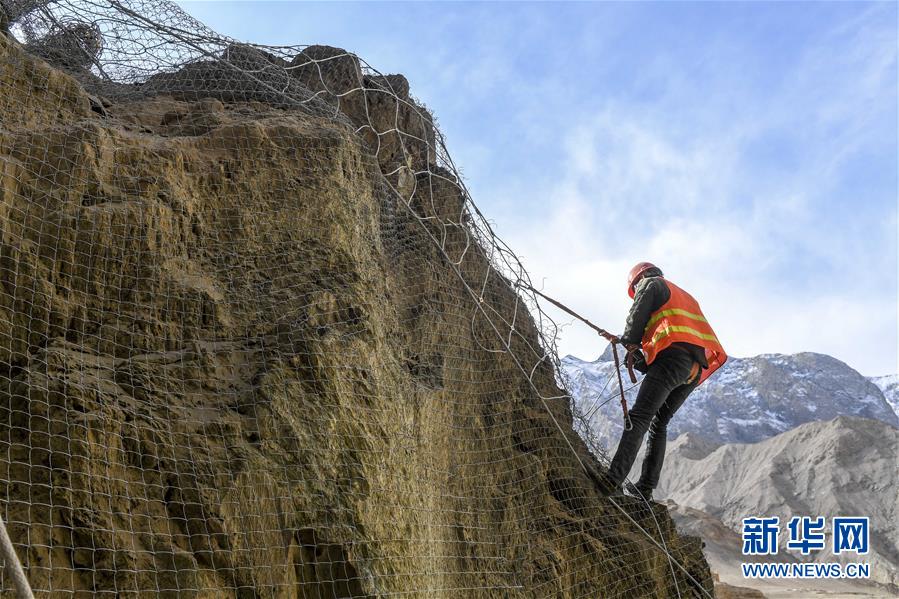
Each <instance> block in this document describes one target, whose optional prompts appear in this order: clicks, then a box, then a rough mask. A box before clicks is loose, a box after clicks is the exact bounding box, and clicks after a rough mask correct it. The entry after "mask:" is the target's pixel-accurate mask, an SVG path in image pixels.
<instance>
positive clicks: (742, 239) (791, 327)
mask: <svg viewBox="0 0 899 599" xmlns="http://www.w3.org/2000/svg"><path fill="white" fill-rule="evenodd" d="M877 14H878V13H877V12H876V11H875V12H874V13H872V12H870V11H869V12H868V13H866V15H864V18H863V19H862V20H861V21H860V22H859V23H856V24H855V26H856V27H861V28H862V29H865V28H868V29H871V28H873V35H871V36H866V35H862V34H860V33H858V32H857V31H855V30H850V31H849V32H848V33H847V31H844V29H845V28H842V27H841V28H840V30H838V31H835V32H834V33H833V34H832V35H831V36H827V37H826V38H825V40H824V42H822V44H821V45H818V46H815V47H812V48H809V49H808V51H807V53H806V54H805V56H803V58H802V59H801V60H799V61H798V62H797V65H796V68H797V76H796V77H795V78H792V79H790V78H789V77H788V78H787V79H788V82H787V83H786V84H784V86H783V87H782V89H779V90H776V93H774V92H771V94H770V95H768V96H766V97H759V96H755V97H747V98H744V103H745V104H746V106H747V109H746V114H744V115H741V116H740V117H738V116H736V115H733V118H732V122H731V123H730V125H729V126H723V125H722V123H726V122H727V116H728V115H727V114H722V113H721V111H723V110H726V109H727V107H728V106H729V105H730V104H731V100H730V99H729V98H727V97H726V96H727V95H728V94H729V93H730V91H729V90H727V89H724V90H718V91H720V94H722V96H720V97H714V95H715V93H716V88H715V83H716V82H713V81H712V82H708V90H704V91H706V92H707V96H708V97H707V98H704V97H702V96H696V97H692V99H693V100H694V101H697V102H699V101H703V100H707V101H706V102H705V103H704V104H703V106H704V110H706V111H708V112H709V114H708V121H707V123H706V127H703V128H694V129H693V130H692V131H691V135H690V136H688V137H684V135H683V127H682V126H681V124H680V123H678V122H677V121H676V119H674V120H672V121H669V120H668V119H670V117H671V114H670V111H669V109H670V108H671V107H672V106H680V105H681V104H682V103H684V102H685V101H686V100H689V99H690V98H689V97H688V98H685V97H682V96H678V97H675V98H663V99H662V100H661V101H660V102H659V103H658V104H657V105H655V106H654V107H647V106H637V107H631V106H628V105H626V104H624V103H622V102H614V101H606V102H604V103H602V105H601V106H599V107H597V108H596V110H594V111H593V112H592V113H591V114H590V115H589V116H586V117H584V118H581V119H580V120H578V121H577V122H572V123H571V124H570V126H569V128H568V130H567V131H565V132H563V135H564V136H565V143H564V145H563V147H564V151H565V155H564V159H563V160H562V164H563V165H564V166H563V167H561V168H560V169H558V172H556V173H553V176H552V177H550V178H548V180H547V181H544V185H543V186H541V187H540V188H538V189H533V190H532V191H531V193H532V194H533V196H535V197H540V198H542V199H543V203H542V204H540V206H541V208H540V209H539V210H538V212H539V213H538V214H536V215H535V214H533V213H527V214H517V213H516V214H507V215H504V216H502V217H500V218H499V220H500V222H501V223H502V224H503V226H502V227H501V228H500V233H501V234H503V235H504V237H505V238H507V241H509V243H510V246H511V247H512V248H514V249H516V250H517V251H519V252H520V253H521V254H522V255H523V256H524V263H525V266H526V267H528V269H529V270H530V272H531V274H532V276H533V277H534V279H535V280H536V281H540V280H541V278H542V277H545V278H546V282H545V289H546V291H547V292H549V293H550V294H552V295H553V296H554V297H556V298H557V299H560V300H561V301H563V302H565V303H567V304H568V305H570V306H571V307H572V308H573V309H575V310H576V311H578V312H580V313H581V314H583V315H584V316H586V317H587V318H589V319H590V320H593V321H594V322H595V323H597V324H599V325H600V326H604V327H606V328H608V329H610V330H612V331H620V330H621V328H622V327H623V323H624V317H625V315H626V313H627V309H628V307H629V304H630V300H629V298H628V297H627V295H626V293H625V283H624V280H625V277H626V274H627V271H628V269H629V268H630V267H631V265H632V264H633V263H635V262H637V261H639V260H644V259H649V260H652V261H655V262H657V263H659V264H660V265H661V266H662V267H663V268H664V269H665V271H666V274H667V275H668V276H669V277H670V278H671V279H672V280H674V281H676V282H678V283H679V284H681V285H683V286H684V287H685V288H687V289H689V290H690V291H691V292H692V293H694V294H695V295H696V296H697V298H698V299H700V301H701V303H702V305H703V308H704V310H705V311H706V313H707V315H708V316H709V318H710V320H711V322H712V323H713V324H714V325H715V326H716V329H717V330H718V333H719V336H720V337H721V338H722V339H723V340H724V342H725V345H726V347H727V349H728V350H729V351H731V352H732V353H733V354H734V355H754V354H759V353H768V352H785V353H792V352H798V351H817V352H822V353H828V354H831V355H833V356H835V357H837V358H840V359H842V360H844V361H846V362H848V363H849V364H850V365H852V366H854V367H855V368H856V369H858V370H860V371H861V372H863V373H865V374H883V373H891V372H896V370H897V345H899V340H897V322H899V321H897V295H896V294H897V292H896V270H897V257H896V235H897V231H896V211H895V206H889V205H882V208H878V209H879V210H881V212H882V215H881V223H882V224H877V225H874V226H867V228H862V227H861V225H859V224H855V223H852V214H851V213H850V214H849V215H848V220H842V221H841V218H842V215H841V214H827V213H823V212H824V211H832V210H836V209H839V210H845V209H846V207H845V205H844V204H842V203H841V197H840V193H841V192H840V191H839V188H838V185H839V182H840V179H841V178H842V177H844V176H845V175H846V174H847V173H846V168H847V166H846V164H847V161H848V160H850V159H851V158H852V157H853V156H855V155H856V154H857V152H858V151H859V150H860V149H870V148H879V147H880V145H878V144H883V143H884V141H883V140H884V138H885V136H884V134H883V131H882V130H880V129H879V128H878V121H877V120H876V119H874V118H873V117H872V114H873V113H877V112H878V111H879V112H880V113H883V112H884V111H885V110H886V108H885V106H888V105H889V104H890V103H892V108H891V110H893V111H894V112H895V110H896V108H895V101H896V89H895V85H896V50H895V29H885V28H883V27H879V26H877V24H872V20H876V15H877ZM883 31H887V32H890V31H891V32H892V37H891V36H890V35H886V36H885V35H884V34H883ZM834 36H843V37H846V36H848V37H849V38H851V39H852V40H854V41H853V42H852V44H855V45H853V46H852V48H853V49H852V51H851V52H850V53H849V54H848V55H842V54H840V52H841V47H842V45H843V44H840V45H839V46H838V47H837V48H836V49H830V48H828V47H827V46H826V43H829V42H830V41H833V39H832V38H833V37H834ZM843 41H844V42H845V40H843ZM856 80H858V81H859V82H860V84H859V87H858V88H852V89H846V84H847V83H850V84H851V83H853V82H855V81H856ZM766 91H770V90H766ZM797 107H807V110H808V111H809V112H811V113H812V114H813V116H814V118H813V119H812V121H809V122H805V123H804V124H805V125H807V127H808V128H807V129H802V130H797V129H796V128H795V126H796V124H797V123H796V121H795V118H796V114H797V110H798V108H797ZM716 111H717V112H716ZM799 112H801V110H799ZM882 116H883V115H882V114H881V117H882ZM894 122H895V121H894ZM771 132H774V133H776V134H782V135H785V136H788V137H790V138H791V139H792V140H793V141H798V142H801V143H803V144H805V145H803V146H802V147H801V153H800V154H799V156H798V158H797V161H796V164H795V165H794V167H793V168H792V169H791V170H789V171H787V172H778V173H776V174H772V175H771V176H770V177H766V173H756V172H753V170H752V169H753V167H754V166H755V165H754V164H753V163H752V160H751V159H750V158H749V157H747V155H746V149H747V147H748V144H750V143H753V142H754V141H756V140H757V139H767V137H766V136H768V135H769V134H771ZM887 137H888V136H887ZM772 151H773V150H772ZM848 168H851V166H850V167H848ZM756 177H758V178H756ZM763 177H765V178H763ZM885 180H889V179H888V178H887V179H885ZM893 180H895V175H894V176H893ZM859 208H861V205H859ZM859 214H861V213H860V212H859ZM865 222H866V223H867V221H865ZM881 238H882V239H885V240H887V247H878V248H876V250H874V251H872V248H871V239H881ZM551 314H552V315H553V316H556V317H557V318H558V319H559V321H560V322H563V323H565V322H570V321H571V318H570V317H568V316H566V315H564V314H562V313H560V312H559V311H557V310H553V311H551ZM603 348H604V343H603V342H602V341H601V340H600V339H599V338H598V337H597V336H596V335H595V333H593V332H592V331H590V330H589V329H588V328H586V327H585V326H583V325H581V324H579V323H574V324H572V325H571V326H568V327H565V328H563V330H562V332H561V336H560V351H561V353H562V354H565V353H572V354H575V355H578V356H580V357H583V358H590V359H592V358H594V357H596V356H597V355H598V354H599V353H600V352H601V351H602V349H603Z"/></svg>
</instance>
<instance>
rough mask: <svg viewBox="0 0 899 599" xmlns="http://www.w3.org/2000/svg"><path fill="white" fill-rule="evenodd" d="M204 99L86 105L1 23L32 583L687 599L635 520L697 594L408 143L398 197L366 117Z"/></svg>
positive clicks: (15, 499)
mask: <svg viewBox="0 0 899 599" xmlns="http://www.w3.org/2000/svg"><path fill="white" fill-rule="evenodd" d="M236 52H237V51H235V52H234V53H232V58H234V54H235V53H236ZM243 59H245V60H249V61H253V60H267V59H265V58H264V57H262V58H260V55H258V54H253V53H252V52H250V53H248V55H247V56H244V57H243V58H242V60H243ZM404 81H405V80H404V79H403V80H398V79H394V80H392V81H388V80H385V81H382V82H381V83H382V84H383V85H385V86H386V85H388V84H389V86H390V87H392V88H394V89H396V88H398V87H399V88H403V82H404ZM198 85H199V84H198ZM297 85H301V86H303V87H305V88H308V87H309V85H311V83H310V81H309V80H307V79H304V78H303V77H299V76H298V77H297ZM405 86H406V88H405V90H404V91H403V93H404V94H408V89H407V86H408V84H405ZM197 89H201V88H197ZM313 91H315V90H313ZM199 93H200V92H199V91H197V90H194V92H192V93H191V94H183V93H160V94H158V95H155V96H152V97H146V90H143V91H142V94H143V97H141V99H138V100H134V101H127V100H123V99H119V100H116V101H106V102H105V104H104V105H103V108H104V109H103V110H102V111H100V110H97V109H96V108H97V100H96V98H94V99H92V97H91V95H89V94H88V93H87V92H85V90H84V89H83V88H82V87H81V86H80V85H79V83H78V82H76V81H75V80H74V79H73V78H72V77H70V76H69V75H66V74H63V73H62V72H61V71H59V70H56V69H55V68H53V67H51V66H49V65H47V64H46V63H44V62H43V61H41V60H39V59H36V58H34V57H31V56H29V55H28V54H27V53H25V52H24V50H23V49H22V48H21V47H20V46H19V45H18V44H17V43H15V42H13V41H12V40H10V39H8V38H5V37H3V36H0V213H2V220H0V281H2V285H0V472H2V473H3V476H2V485H0V497H2V498H3V506H4V508H5V510H6V511H5V512H4V518H5V520H6V521H7V523H8V525H9V531H10V534H11V536H12V538H13V539H14V541H15V542H16V544H17V548H18V549H19V552H20V556H21V558H22V561H23V563H24V564H25V566H26V569H27V573H28V576H29V579H30V580H31V583H32V585H33V586H34V588H35V590H36V591H37V594H38V595H39V596H44V597H47V596H63V595H64V596H75V597H88V596H94V595H97V594H100V593H106V594H108V595H115V596H156V595H162V596H181V597H221V596H241V597H243V596H247V597H251V596H252V597H304V598H308V597H376V596H388V595H394V594H404V595H408V596H412V597H417V596H422V597H424V596H427V597H447V598H450V597H461V596H470V597H497V598H499V597H503V598H505V597H587V596H589V597H604V596H606V597H665V596H671V595H673V594H674V593H675V590H674V589H675V588H678V589H680V590H681V592H682V593H683V595H682V596H689V595H688V594H689V593H693V594H694V595H696V596H699V591H698V590H696V589H695V588H694V587H693V586H692V585H693V584H694V583H692V582H690V581H689V580H687V577H686V576H685V575H684V574H683V572H681V571H680V570H679V569H677V568H674V567H673V566H672V565H671V563H670V562H669V560H668V558H667V557H666V556H665V554H664V553H663V552H661V551H660V550H659V549H658V548H657V546H656V545H655V544H654V543H653V542H652V541H650V540H649V539H648V538H647V536H646V534H644V533H643V532H641V531H640V530H639V529H638V528H637V527H636V526H635V524H634V523H633V522H632V521H631V520H630V519H629V517H630V518H633V519H634V520H636V522H637V523H638V524H639V525H640V526H641V527H642V528H644V529H646V530H649V531H652V534H654V535H655V537H656V538H658V539H661V540H663V542H664V543H665V544H666V546H667V547H668V549H669V550H670V551H671V553H672V554H673V555H674V556H675V558H676V559H677V560H678V561H679V562H680V563H681V564H683V566H684V567H685V568H686V569H687V570H688V571H689V572H690V573H691V575H692V576H693V577H694V578H695V579H696V580H697V581H699V582H700V583H701V584H702V585H704V586H705V588H706V589H709V590H710V589H711V578H710V576H709V573H708V568H707V565H706V564H705V561H704V560H703V558H702V555H701V551H700V548H699V544H698V541H696V540H694V539H690V538H686V537H680V536H677V535H676V534H675V531H674V528H673V525H672V523H671V520H670V519H669V518H668V516H667V513H666V512H665V510H664V509H658V510H657V511H656V513H655V515H654V516H652V515H650V514H649V512H648V511H647V510H645V509H641V508H640V506H638V505H636V504H635V503H629V502H628V501H627V500H621V502H622V505H623V508H624V510H623V511H622V510H619V509H618V508H616V507H615V506H614V505H612V504H611V503H610V502H608V501H607V500H603V499H601V498H599V497H598V495H597V494H596V492H595V490H594V483H593V480H592V479H591V477H590V476H588V475H587V474H586V473H585V468H586V470H587V471H590V472H591V473H592V474H593V475H594V476H595V474H596V473H598V472H600V471H601V468H602V467H601V466H600V465H599V464H598V463H597V462H596V461H595V459H594V458H593V457H592V456H591V455H590V454H589V453H588V452H587V450H586V448H585V447H584V446H583V444H582V443H581V442H580V440H579V439H578V438H577V436H576V435H575V434H574V433H573V432H572V430H571V415H570V413H569V411H568V403H567V401H566V399H565V398H564V393H563V392H562V391H561V390H560V389H559V388H558V387H557V386H556V383H555V379H554V373H553V370H552V367H551V366H550V364H549V363H548V362H546V361H545V360H544V361H541V360H540V355H541V353H542V350H540V349H539V347H540V340H539V338H538V335H537V329H536V327H535V326H534V323H533V322H532V320H531V319H530V317H529V316H528V314H527V313H526V311H525V309H524V308H523V306H522V305H521V304H519V303H518V299H517V296H516V295H515V293H514V291H513V289H512V288H511V287H510V285H509V284H508V282H507V281H505V280H504V279H503V278H502V277H500V276H499V275H498V274H497V273H496V272H495V271H494V270H493V269H492V267H491V265H490V263H489V261H488V259H487V256H486V255H485V253H484V251H483V250H482V249H481V247H480V246H478V245H477V244H475V243H474V240H473V239H472V238H471V236H470V234H469V233H468V232H467V229H466V227H465V225H464V223H462V222H461V218H460V216H461V215H462V214H463V212H464V211H463V210H462V205H463V200H462V196H461V194H460V191H459V189H458V187H457V186H456V185H455V183H454V181H453V179H452V178H451V177H450V176H444V175H442V174H441V171H440V170H439V169H438V168H437V167H434V168H431V169H424V170H423V169H422V168H421V167H422V165H426V164H429V163H430V162H431V160H430V159H429V158H428V151H427V149H424V150H422V151H421V152H420V153H419V154H418V156H419V158H418V159H417V160H419V164H418V170H419V172H418V173H417V175H415V176H416V181H415V183H416V186H415V189H416V190H417V191H416V195H415V196H414V197H413V199H412V203H411V208H410V207H407V206H406V205H405V203H404V202H403V201H402V200H400V199H399V198H398V197H397V196H396V194H395V193H391V192H390V190H389V189H388V186H387V184H386V182H385V179H384V176H383V175H382V172H384V166H385V164H386V165H389V164H390V161H391V160H394V159H395V158H396V156H398V154H390V153H389V152H388V153H387V154H383V155H381V154H379V155H378V156H377V157H376V156H374V155H373V154H372V149H371V144H370V143H368V144H367V143H363V142H362V141H361V139H360V134H361V135H362V136H363V137H364V136H365V135H366V133H365V132H364V131H359V132H358V133H357V129H358V126H357V125H358V124H357V123H347V122H346V121H345V120H343V121H342V120H339V119H329V118H326V117H317V116H310V114H309V113H308V112H304V111H301V110H290V109H288V108H285V107H284V106H273V105H272V104H268V103H265V102H262V101H260V99H259V98H255V99H251V98H246V97H242V96H240V95H239V94H238V95H235V96H233V97H223V96H221V95H216V94H212V96H213V97H211V98H202V97H195V96H196V95H197V94H199ZM123 97H127V95H126V96H123ZM135 97H138V94H136V95H135ZM366 101H368V100H366ZM397 101H398V99H397V98H394V99H389V100H385V101H384V102H383V103H381V104H378V102H379V101H377V100H375V101H373V102H369V103H368V104H367V108H368V110H370V111H371V110H372V107H373V106H377V105H381V106H383V110H384V111H386V113H391V114H393V115H394V116H393V117H391V116H389V115H388V114H386V113H384V114H382V113H380V112H378V109H376V110H375V112H376V115H375V118H374V119H373V122H375V123H379V122H381V120H379V119H382V120H383V122H384V123H385V125H384V126H385V127H386V126H387V125H386V124H387V123H389V122H391V121H390V119H391V118H393V119H394V120H395V115H396V113H397V111H396V104H395V103H396V102H397ZM356 106H357V107H362V106H363V103H362V102H361V101H360V102H359V103H358V104H357V105H356ZM353 110H356V108H354V109H353ZM353 116H354V115H353V113H352V111H350V113H349V117H350V120H351V121H352V119H353ZM379 127H380V125H378V126H375V127H374V129H373V131H374V134H375V135H376V136H377V135H378V133H383V132H381V131H377V129H378V128H379ZM416 131H417V132H414V135H413V137H416V138H423V139H425V144H424V146H423V147H424V148H427V145H428V144H432V143H433V142H432V141H428V140H429V139H431V140H432V139H433V137H431V138H428V135H433V133H430V134H429V133H427V132H426V131H424V132H423V131H418V130H416ZM383 137H384V138H385V139H386V138H389V135H384V136H383ZM394 137H395V143H396V144H400V143H405V142H403V141H402V139H403V134H401V133H397V132H394ZM369 141H370V140H369ZM390 143H394V142H391V141H390V140H389V139H386V141H385V144H387V146H389V145H390ZM385 147H386V146H385ZM413 154H414V153H413ZM385 156H386V158H385ZM391 156H392V157H391ZM410 189H411V188H410ZM419 217H421V218H423V219H424V220H420V218H419ZM513 314H514V318H513ZM500 317H501V318H500ZM503 320H506V321H507V322H513V321H514V322H515V328H516V334H509V331H508V330H505V331H503V330H497V329H496V328H495V327H496V326H497V323H501V322H502V321H503ZM508 342H511V346H510V347H507V346H506V343H508ZM535 365H536V366H535ZM523 368H524V369H525V370H526V371H527V372H523ZM531 372H533V375H532V376H531ZM531 380H532V381H533V382H531ZM541 395H542V396H543V397H545V398H550V399H546V400H542V399H540V396H541ZM552 398H556V399H552ZM625 514H627V515H625ZM628 516H629V517H628ZM672 572H674V574H672Z"/></svg>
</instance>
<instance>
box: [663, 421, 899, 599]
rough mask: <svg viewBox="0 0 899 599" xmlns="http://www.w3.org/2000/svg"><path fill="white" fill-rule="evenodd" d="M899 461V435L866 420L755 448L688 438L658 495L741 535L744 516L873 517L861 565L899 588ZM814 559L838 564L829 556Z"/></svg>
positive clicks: (677, 445)
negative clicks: (718, 521) (699, 511)
mask: <svg viewBox="0 0 899 599" xmlns="http://www.w3.org/2000/svg"><path fill="white" fill-rule="evenodd" d="M897 456H899V430H897V429H896V428H894V427H892V426H890V425H888V424H886V423H883V422H880V421H877V420H870V419H866V418H852V417H846V416H841V417H839V418H836V419H834V420H830V421H827V422H812V423H808V424H804V425H802V426H799V427H797V428H795V429H793V430H791V431H789V432H786V433H783V434H781V435H777V436H775V437H772V438H771V439H768V440H766V441H762V442H760V443H754V444H727V445H720V446H719V445H717V444H713V443H709V442H708V441H706V440H703V439H701V438H699V437H698V436H696V435H693V434H687V435H681V436H680V437H678V438H677V439H675V440H674V441H673V442H671V443H670V444H669V453H668V455H667V457H666V460H665V470H664V471H663V473H662V479H661V481H660V486H659V490H658V495H659V497H662V498H665V499H670V500H673V501H674V502H676V503H677V504H679V505H682V506H688V507H689V508H693V509H696V510H701V511H703V512H705V513H706V514H708V515H709V516H711V517H712V518H715V519H718V520H720V521H722V522H723V523H724V525H726V526H727V527H729V528H730V529H731V530H733V531H739V530H740V526H741V519H742V518H745V517H750V516H758V515H764V516H779V517H780V518H781V522H786V521H788V520H789V519H790V518H791V517H792V516H812V517H817V516H826V517H827V518H828V519H829V518H832V517H833V516H868V517H869V518H870V519H871V525H870V527H871V553H870V555H868V556H864V557H863V558H858V561H867V562H869V563H870V564H871V579H872V580H875V581H878V582H882V583H889V584H894V585H896V584H899V546H897V540H899V468H897V464H899V462H897ZM692 532H696V531H695V530H694V531H692ZM786 540H787V535H782V538H781V541H782V542H783V543H785V542H786ZM811 556H812V557H813V558H814V559H816V560H818V561H832V560H833V559H835V556H833V555H832V554H831V553H830V552H818V553H812V554H811ZM799 557H800V558H801V556H799ZM843 557H844V556H840V558H843ZM851 559H855V556H851ZM894 588H895V587H894Z"/></svg>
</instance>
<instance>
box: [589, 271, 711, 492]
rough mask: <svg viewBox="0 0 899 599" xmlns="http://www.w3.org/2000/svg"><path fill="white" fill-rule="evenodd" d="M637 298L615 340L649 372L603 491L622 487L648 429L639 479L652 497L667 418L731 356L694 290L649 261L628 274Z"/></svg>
mask: <svg viewBox="0 0 899 599" xmlns="http://www.w3.org/2000/svg"><path fill="white" fill-rule="evenodd" d="M628 294H629V295H630V296H631V298H633V300H634V303H633V304H632V305H631V309H630V313H629V314H628V317H627V323H626V325H625V329H624V333H623V334H622V335H621V336H620V337H618V338H615V339H614V340H613V343H614V342H615V341H617V342H619V343H621V344H622V345H624V346H625V347H626V348H627V349H628V352H629V354H630V355H631V356H632V357H633V358H634V366H635V367H636V368H637V369H638V370H640V372H643V373H645V375H646V376H645V377H644V379H643V382H642V384H641V385H640V391H639V392H638V393H637V399H636V401H635V402H634V406H633V408H631V410H630V421H631V423H632V426H631V427H630V429H626V430H625V431H624V432H623V433H622V435H621V440H620V441H619V443H618V449H617V451H616V452H615V457H614V458H612V463H611V465H610V466H609V473H608V476H607V478H606V480H605V481H604V484H603V485H602V486H603V492H605V493H606V494H612V493H615V492H618V491H619V490H620V487H621V483H622V482H623V481H624V479H625V477H626V476H627V474H628V472H629V471H630V469H631V466H632V465H633V463H634V460H635V459H636V457H637V451H638V450H639V449H640V445H641V444H642V443H643V436H644V435H645V434H646V432H647V431H649V441H648V447H647V451H646V457H645V459H644V460H643V471H642V473H641V475H640V479H639V481H638V482H637V484H636V487H637V490H638V491H639V492H640V494H641V495H642V496H643V497H644V498H645V499H647V500H649V499H651V497H652V491H653V489H655V487H656V485H658V483H659V474H660V472H661V470H662V463H663V461H664V459H665V442H666V438H667V435H668V422H669V421H670V420H671V417H672V416H674V413H675V412H676V411H677V409H678V408H680V407H681V405H682V404H683V403H684V401H685V400H686V399H687V396H689V395H690V393H691V392H692V391H693V389H695V388H696V387H698V386H699V385H700V384H702V383H703V382H704V381H705V380H706V379H707V378H708V377H709V376H710V375H711V374H712V373H713V372H715V370H717V369H718V368H720V367H721V365H722V364H724V362H725V361H726V360H727V355H726V354H725V353H724V349H723V348H722V347H721V343H720V342H719V341H718V338H717V337H716V336H715V332H714V331H713V330H712V327H711V326H710V325H709V322H708V321H707V320H706V319H705V317H704V316H703V315H702V311H701V310H700V309H699V304H698V303H697V301H696V300H695V299H693V296H691V295H690V294H689V293H687V292H686V291H684V290H683V289H681V288H680V287H678V286H677V285H675V284H674V283H672V282H671V281H668V280H666V279H665V278H664V276H663V275H662V271H661V270H660V269H659V268H658V267H657V266H655V265H654V264H651V263H649V262H640V263H639V264H637V265H636V266H634V267H633V268H632V269H631V271H630V275H629V277H628Z"/></svg>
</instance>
